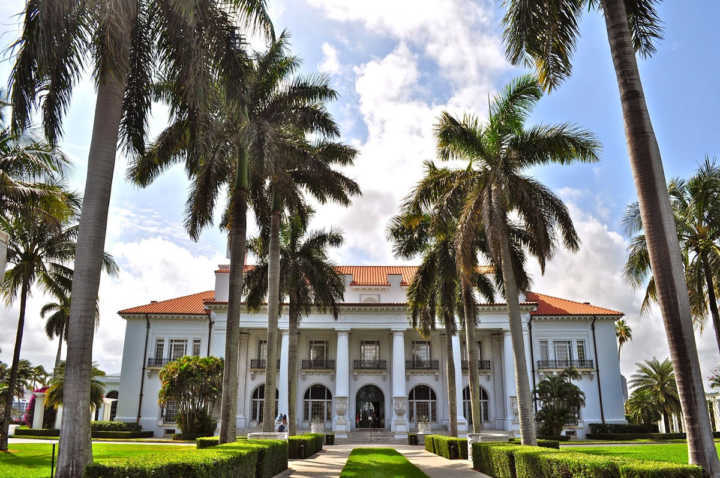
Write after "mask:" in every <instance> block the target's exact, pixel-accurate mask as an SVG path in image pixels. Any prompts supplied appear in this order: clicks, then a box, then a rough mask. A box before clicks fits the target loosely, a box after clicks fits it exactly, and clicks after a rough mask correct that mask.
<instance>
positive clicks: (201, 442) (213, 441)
mask: <svg viewBox="0 0 720 478" xmlns="http://www.w3.org/2000/svg"><path fill="white" fill-rule="evenodd" d="M219 444H220V437H198V438H196V439H195V448H210V447H213V446H218V445H219Z"/></svg>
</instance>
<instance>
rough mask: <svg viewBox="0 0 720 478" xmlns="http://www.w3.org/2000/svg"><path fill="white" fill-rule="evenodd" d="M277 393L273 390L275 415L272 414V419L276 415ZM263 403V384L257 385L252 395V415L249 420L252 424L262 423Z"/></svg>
mask: <svg viewBox="0 0 720 478" xmlns="http://www.w3.org/2000/svg"><path fill="white" fill-rule="evenodd" d="M278 396H279V395H278V391H277V389H275V413H273V415H274V416H273V419H274V417H276V416H277V414H278ZM264 402H265V384H262V385H258V387H257V388H256V389H255V390H254V391H253V394H252V401H251V407H252V415H251V420H252V421H254V422H258V423H262V421H263V406H264V405H263V404H264Z"/></svg>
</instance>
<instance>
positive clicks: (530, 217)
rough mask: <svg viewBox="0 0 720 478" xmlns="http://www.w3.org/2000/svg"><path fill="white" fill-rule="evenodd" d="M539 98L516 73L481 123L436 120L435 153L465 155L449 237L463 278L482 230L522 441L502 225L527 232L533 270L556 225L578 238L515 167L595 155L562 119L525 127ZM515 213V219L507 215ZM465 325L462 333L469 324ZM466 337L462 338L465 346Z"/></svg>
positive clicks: (522, 378) (529, 416) (521, 386)
mask: <svg viewBox="0 0 720 478" xmlns="http://www.w3.org/2000/svg"><path fill="white" fill-rule="evenodd" d="M541 97H542V91H541V89H540V84H539V83H538V80H537V79H536V78H534V77H532V76H522V77H519V78H517V79H516V80H514V81H513V82H511V83H510V84H509V85H508V86H506V87H505V89H504V90H503V92H502V93H501V94H500V95H498V96H496V97H495V98H494V99H493V100H492V102H491V103H490V105H489V106H490V116H489V119H488V121H487V124H480V122H479V121H478V120H477V119H476V118H474V117H472V116H466V117H465V118H464V119H463V120H462V121H458V120H457V119H455V118H454V117H452V116H451V115H450V114H448V113H443V115H442V117H441V118H440V120H439V121H438V124H437V126H436V135H437V139H438V152H439V154H440V157H441V158H442V159H446V160H447V159H462V160H466V161H468V163H469V164H468V169H470V170H471V171H472V172H473V174H472V184H471V185H469V187H468V189H467V191H468V194H467V196H466V200H465V204H464V205H463V211H462V215H461V217H460V221H459V226H458V229H459V232H458V235H457V239H456V242H457V249H458V254H459V255H460V256H461V259H460V260H459V264H458V265H459V267H460V270H461V273H462V277H463V280H465V281H467V280H468V279H469V277H470V276H471V274H472V273H473V268H472V262H471V261H470V259H471V258H472V256H473V255H474V254H473V252H472V251H473V249H472V247H471V244H472V243H473V241H476V240H477V239H476V237H477V231H478V230H479V229H480V228H483V229H484V232H485V237H486V238H487V239H486V240H487V244H488V250H489V252H490V257H491V258H492V261H493V263H494V264H495V265H496V267H497V268H498V269H499V270H500V271H501V278H502V288H503V291H504V295H505V299H506V302H507V306H508V313H509V318H510V320H509V322H510V333H511V336H512V344H513V352H514V354H515V382H516V390H517V396H518V406H519V416H520V434H521V437H522V443H523V444H535V443H536V434H535V420H534V418H533V410H532V398H531V394H530V385H529V382H528V372H527V363H526V360H525V345H524V342H523V333H522V322H521V318H520V307H519V302H518V300H519V299H518V294H519V292H520V291H521V290H525V289H526V288H527V285H528V284H527V282H525V281H522V280H520V281H518V278H520V277H521V276H524V273H520V272H519V271H521V269H522V267H523V265H522V264H520V263H518V262H517V261H514V260H513V259H512V257H513V255H514V254H513V252H512V242H511V241H510V235H509V229H510V228H511V227H513V226H515V225H516V224H520V225H521V226H522V227H524V228H525V229H526V230H527V235H528V236H530V237H531V238H532V241H533V243H534V244H533V247H531V248H530V249H529V251H530V253H531V254H532V255H534V256H535V257H536V258H537V259H538V262H539V263H540V267H541V270H544V267H545V262H546V260H547V259H548V258H549V257H551V256H552V254H553V252H554V249H555V246H556V233H555V230H556V228H557V229H559V232H560V234H561V237H562V240H563V242H564V244H565V246H566V247H567V248H568V249H570V250H576V249H577V248H578V243H579V240H578V237H577V233H576V232H575V228H574V226H573V223H572V219H571V218H570V214H569V213H568V211H567V208H566V207H565V205H564V204H563V203H562V201H561V200H560V199H559V198H558V197H557V196H555V195H554V194H553V193H552V192H551V191H550V190H548V189H547V188H546V187H545V186H543V185H542V184H540V183H538V182H537V181H535V180H534V179H533V178H531V177H528V176H526V175H525V174H523V172H522V170H523V169H526V168H529V167H533V166H538V165H542V164H548V163H559V164H568V163H570V162H572V161H575V160H578V161H583V162H590V161H596V160H597V149H598V143H597V141H596V140H595V139H594V137H593V136H592V134H591V133H589V132H587V131H584V130H581V129H579V128H576V127H574V126H570V125H567V124H561V125H540V126H534V127H532V128H530V129H525V125H524V123H525V120H526V118H527V116H528V114H529V113H530V110H531V109H532V107H533V106H534V105H535V103H537V101H538V100H539V99H540V98H541ZM515 216H517V219H510V218H513V217H515ZM465 287H467V286H464V288H465ZM466 295H467V294H466ZM467 308H469V307H466V309H467ZM466 329H467V330H468V331H469V330H471V329H472V327H467V328H466ZM471 338H472V337H468V338H467V339H468V350H469V349H470V347H471V342H470V339H471Z"/></svg>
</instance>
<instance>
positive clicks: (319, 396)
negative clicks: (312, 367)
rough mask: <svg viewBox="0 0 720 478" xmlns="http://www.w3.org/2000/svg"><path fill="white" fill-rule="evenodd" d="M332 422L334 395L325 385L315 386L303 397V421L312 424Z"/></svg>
mask: <svg viewBox="0 0 720 478" xmlns="http://www.w3.org/2000/svg"><path fill="white" fill-rule="evenodd" d="M313 419H315V420H322V421H324V422H329V421H330V420H332V393H330V390H328V388H327V387H326V386H325V385H319V384H317V385H313V386H311V387H310V388H308V389H307V390H306V391H305V396H304V397H303V420H305V421H306V422H311V421H313Z"/></svg>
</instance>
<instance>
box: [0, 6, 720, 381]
mask: <svg viewBox="0 0 720 478" xmlns="http://www.w3.org/2000/svg"><path fill="white" fill-rule="evenodd" d="M23 5H24V2H22V1H21V0H10V1H8V2H4V3H3V5H1V6H0V43H2V44H3V45H8V44H10V42H11V41H12V40H13V39H14V38H15V37H16V35H17V32H18V26H17V23H18V18H17V17H14V16H13V14H15V13H17V12H19V11H20V10H21V9H22V8H23ZM270 5H271V10H272V15H273V18H274V20H275V22H276V28H277V30H282V29H287V30H288V31H290V33H291V35H292V40H291V43H292V46H293V51H294V52H295V53H296V54H297V55H298V56H300V57H301V58H302V59H303V71H304V72H305V73H316V72H318V71H321V72H322V73H324V74H327V75H328V76H329V78H330V81H331V83H332V85H333V86H334V87H335V88H336V89H337V90H338V91H339V92H340V99H339V100H338V101H337V102H335V103H333V104H332V105H331V106H330V109H331V111H332V112H333V114H334V115H335V117H336V119H337V120H338V122H339V123H340V125H341V128H342V132H343V139H344V140H345V141H346V142H348V143H351V144H353V145H355V146H356V147H357V148H358V150H359V152H360V154H359V155H358V158H357V161H356V166H355V167H353V168H349V169H348V170H347V173H348V174H349V175H351V176H353V177H354V178H355V179H356V180H357V181H358V182H359V183H360V186H361V188H362V189H363V192H364V195H363V197H362V198H360V199H358V200H357V201H355V203H354V204H353V205H352V206H351V207H350V208H340V207H337V206H324V207H321V208H319V211H318V216H317V218H316V220H315V221H314V225H315V226H316V227H329V226H333V227H337V228H340V229H342V230H343V231H344V232H345V235H346V245H345V246H344V247H343V248H342V249H341V250H339V251H336V252H335V254H334V259H335V260H336V261H337V262H339V263H355V264H378V263H396V262H398V261H397V260H396V259H394V258H393V257H392V254H391V248H390V245H389V244H388V243H387V241H386V240H385V234H384V231H385V226H386V224H387V220H388V218H389V217H390V216H391V215H392V214H394V213H395V212H396V211H397V207H398V202H399V201H400V199H401V198H402V197H403V196H404V195H405V194H406V192H407V191H408V190H409V188H410V187H412V185H413V184H414V183H415V182H416V181H417V180H418V179H419V178H420V175H421V164H422V161H423V160H427V159H433V156H434V149H433V148H434V142H433V138H432V126H433V122H434V120H435V118H436V117H437V116H438V114H439V113H440V112H441V111H443V110H448V111H450V112H452V113H454V114H462V113H464V112H470V113H475V114H477V115H479V116H480V117H483V116H484V115H485V112H486V111H487V98H488V95H492V94H493V93H494V92H495V91H496V90H497V89H499V88H501V87H502V86H503V84H505V83H506V82H507V81H508V80H509V79H511V78H512V77H513V76H516V75H518V74H521V73H523V72H525V70H523V69H520V68H515V67H511V66H510V65H508V64H507V63H506V62H505V60H504V55H503V50H502V45H501V32H502V30H501V25H500V20H501V17H502V11H501V9H500V8H501V7H500V6H499V5H498V3H496V2H492V1H489V2H486V1H476V2H467V1H463V0H416V1H405V0H402V1H401V0H394V1H392V2H387V1H384V2H383V1H380V0H368V1H363V2H354V1H349V0H275V1H272V0H271V1H270ZM691 5H692V4H691ZM718 10H720V5H717V4H715V3H712V2H711V3H705V4H703V8H702V9H692V8H688V5H687V4H684V2H664V3H662V4H661V5H660V16H661V17H662V18H663V20H664V22H665V38H664V39H663V40H662V41H660V42H658V44H657V46H658V52H657V53H656V55H655V56H654V57H653V58H650V59H647V60H641V61H640V68H641V74H642V78H643V82H644V87H645V92H646V96H647V100H648V105H649V108H650V112H651V116H652V119H653V124H654V127H655V131H656V133H657V137H658V141H659V143H660V148H661V151H662V154H663V159H664V164H665V171H666V175H667V177H668V178H669V177H673V176H688V175H689V174H691V173H692V171H693V170H694V169H695V168H696V166H697V164H698V162H699V161H701V160H702V159H703V157H704V155H706V154H709V155H717V154H720V139H718V135H717V125H718V121H717V119H716V116H717V111H720V96H719V95H718V94H717V93H716V92H715V91H716V90H715V84H716V83H717V80H716V79H717V77H718V65H719V64H720V62H718V61H717V53H716V51H717V49H716V48H715V47H714V45H715V44H716V43H717V40H718V34H717V33H716V30H715V25H714V23H715V22H714V21H712V20H713V19H715V18H717V17H718V14H720V11H718ZM580 29H581V32H582V36H581V38H580V41H579V42H578V46H577V53H576V55H575V61H574V64H575V67H574V73H573V75H572V77H571V78H570V79H568V80H567V81H566V82H565V83H564V84H562V85H561V87H560V88H558V89H557V90H556V91H554V92H552V94H550V95H548V96H546V97H544V98H543V99H542V100H541V101H540V103H539V105H538V107H537V108H536V110H535V111H534V113H533V115H532V118H531V123H537V122H543V123H554V122H570V123H574V124H577V125H579V126H581V127H583V128H586V129H588V130H590V131H592V132H593V133H594V134H595V135H596V136H597V137H598V139H599V140H600V141H601V143H602V148H603V149H602V153H601V161H600V162H598V163H596V164H591V165H573V166H570V167H568V166H552V167H543V168H537V169H536V170H535V171H533V172H532V173H533V174H534V175H535V176H536V177H537V178H539V179H540V180H542V181H543V182H544V183H545V184H547V185H548V186H550V187H551V188H553V189H554V190H556V191H558V192H559V193H560V194H561V195H562V197H563V198H564V199H565V200H566V201H567V202H568V205H569V206H570V209H571V212H572V214H573V217H574V219H575V222H576V227H577V229H578V231H579V233H580V236H581V239H582V241H583V244H582V248H581V250H580V251H579V252H578V253H576V254H571V253H568V252H566V251H562V250H561V251H558V253H557V255H556V257H555V258H554V259H553V260H552V261H551V263H550V264H549V266H548V268H547V271H546V274H545V275H544V276H541V275H540V274H539V270H538V269H537V267H536V266H532V272H533V275H534V286H533V287H534V289H536V290H538V291H541V292H546V293H550V294H553V295H559V296H563V297H567V298H570V299H576V300H590V301H592V302H593V303H596V304H598V305H604V306H608V307H611V308H616V309H620V310H623V311H624V312H625V313H626V315H627V319H628V320H629V322H630V324H631V325H632V326H633V328H634V330H635V342H636V343H635V345H630V346H629V347H626V349H625V350H624V351H623V363H622V369H623V371H624V372H625V373H628V372H630V371H632V369H633V368H634V363H635V362H637V361H639V360H644V359H647V358H651V357H652V356H657V357H659V358H662V357H665V356H666V355H667V350H666V346H665V338H664V332H663V329H662V324H661V321H660V319H659V317H658V314H657V313H656V312H654V311H653V312H651V313H650V314H648V315H647V316H643V317H642V318H641V317H640V316H639V305H640V301H641V294H640V292H637V291H634V290H632V289H631V288H630V287H629V286H628V285H627V283H626V282H625V281H624V279H623V277H622V265H623V262H624V259H625V248H626V246H627V238H625V237H624V236H623V235H622V231H621V225H620V220H621V218H622V215H623V212H624V209H625V206H626V205H627V204H628V203H629V202H631V201H634V200H635V189H634V185H633V181H632V176H631V173H630V168H629V163H628V159H627V150H626V145H625V136H624V131H623V122H622V115H621V111H620V103H619V98H618V93H617V85H616V82H615V74H614V71H613V68H612V63H611V58H610V53H609V49H608V45H607V39H606V33H605V26H604V23H603V21H602V18H601V16H600V15H599V13H597V12H590V13H589V14H587V15H586V16H585V17H584V20H583V21H582V23H581V26H580ZM253 45H256V46H257V47H260V46H261V45H262V42H261V41H259V40H258V39H255V40H254V41H253ZM9 69H10V63H9V62H8V61H5V62H4V63H0V79H5V78H7V75H8V72H9ZM3 83H4V82H3ZM94 99H95V98H94V90H93V86H92V82H91V81H90V80H89V79H87V78H84V79H83V80H82V81H81V82H80V84H79V85H78V88H77V89H76V92H75V95H74V97H73V102H72V105H71V107H70V110H69V112H68V115H67V118H66V121H65V136H64V139H63V143H62V147H63V149H64V150H65V151H66V152H67V153H68V155H69V156H70V157H71V158H72V159H73V164H74V166H73V170H72V172H71V175H70V179H69V182H70V184H71V185H72V186H73V187H75V188H77V189H78V190H82V186H83V181H84V176H85V164H86V157H87V150H88V143H89V138H90V131H91V125H92V119H93V107H94ZM154 113H155V114H154V117H153V121H152V122H151V126H152V129H153V134H157V132H159V131H160V130H161V129H162V127H163V125H164V124H165V121H166V118H167V117H166V110H165V109H164V108H163V107H162V106H160V105H158V107H157V108H156V109H155V112H154ZM125 167H126V158H124V157H119V158H118V164H117V168H116V179H115V182H114V189H113V196H112V201H111V215H110V220H109V225H108V231H109V232H108V239H107V249H108V250H109V251H110V252H111V253H113V254H114V255H115V256H116V258H117V259H118V261H119V262H120V265H121V268H122V272H121V274H120V276H119V277H117V278H104V279H103V283H102V287H101V311H102V318H101V325H100V328H99V329H98V334H97V339H96V347H95V356H96V358H97V360H98V361H99V362H100V363H101V364H102V365H103V366H104V367H105V368H106V369H107V370H109V371H119V368H120V363H119V359H120V356H121V353H122V335H123V330H124V323H123V321H122V320H121V319H119V318H118V317H117V315H116V314H115V311H117V310H118V309H120V308H122V307H126V306H130V305H135V304H139V303H145V302H147V301H149V300H150V299H162V298H167V297H172V296H177V295H181V294H184V293H191V292H195V291H198V290H206V289H210V288H211V287H212V284H213V282H212V279H213V278H212V271H213V267H214V265H215V264H217V263H218V262H224V261H225V259H224V252H225V246H224V237H223V236H222V234H221V233H220V232H219V231H218V230H217V229H216V228H213V229H208V230H207V231H205V232H204V233H203V235H202V236H201V238H200V240H199V241H198V242H197V243H194V242H192V241H190V240H189V239H188V237H187V235H186V234H185V232H184V230H183V228H182V218H183V207H184V201H185V197H186V192H187V181H186V180H185V178H184V173H183V171H182V169H181V168H175V169H172V170H171V171H169V172H168V173H166V174H165V175H164V176H162V177H161V178H160V179H158V180H157V181H156V182H155V183H154V184H153V185H151V186H150V187H148V188H147V189H144V190H139V189H137V188H135V187H134V186H132V185H130V184H129V183H127V181H126V180H125V179H124V173H125ZM43 301H44V297H43V296H42V294H40V293H37V294H35V295H34V296H33V299H32V300H31V304H30V311H29V312H30V318H29V321H28V326H27V328H28V334H27V340H26V342H25V345H24V349H23V355H24V356H25V357H27V358H30V359H31V360H34V361H42V362H45V363H46V364H47V363H50V361H51V360H52V357H53V355H54V352H53V347H54V344H53V346H50V345H49V344H48V341H47V339H46V338H45V337H44V336H43V335H42V332H41V330H40V323H41V322H40V319H39V317H38V310H39V308H40V307H41V306H42V304H43V303H44V302H43ZM16 317H17V309H16V306H14V305H13V306H10V307H9V308H6V309H4V310H2V311H0V318H1V320H2V323H3V324H7V325H8V327H12V328H14V326H15V321H16ZM698 340H699V346H700V355H701V359H702V362H703V369H704V375H705V376H707V374H708V373H709V371H710V370H711V369H712V368H713V367H714V365H715V364H717V363H718V358H719V357H718V354H717V351H716V347H715V346H714V344H713V342H714V340H713V338H712V331H711V330H709V329H708V330H706V331H705V332H704V333H703V334H701V335H698ZM0 346H1V347H2V353H1V354H0V358H2V360H8V358H9V353H10V351H11V349H12V345H11V339H10V337H9V336H6V337H2V338H0Z"/></svg>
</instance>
